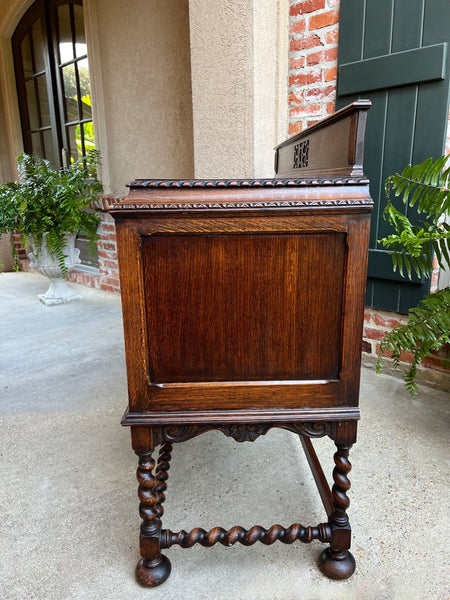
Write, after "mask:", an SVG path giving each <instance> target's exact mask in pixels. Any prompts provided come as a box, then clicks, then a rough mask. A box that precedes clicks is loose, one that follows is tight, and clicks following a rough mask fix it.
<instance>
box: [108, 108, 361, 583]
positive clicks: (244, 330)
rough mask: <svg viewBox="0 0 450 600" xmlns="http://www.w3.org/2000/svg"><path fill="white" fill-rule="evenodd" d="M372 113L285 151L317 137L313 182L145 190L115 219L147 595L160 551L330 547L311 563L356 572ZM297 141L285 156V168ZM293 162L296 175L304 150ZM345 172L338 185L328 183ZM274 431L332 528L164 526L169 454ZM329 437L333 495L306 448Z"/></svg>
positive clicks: (344, 115) (332, 125) (163, 564)
mask: <svg viewBox="0 0 450 600" xmlns="http://www.w3.org/2000/svg"><path fill="white" fill-rule="evenodd" d="M367 108H368V104H367V103H366V102H364V101H361V102H360V103H355V104H354V105H353V106H351V107H349V108H348V109H344V110H343V111H341V112H340V113H338V114H337V115H335V116H333V117H331V118H329V119H328V120H327V121H326V122H325V123H324V124H323V125H318V126H315V127H313V128H311V129H310V130H309V131H306V132H305V135H306V137H301V138H296V139H294V140H293V143H294V146H295V145H296V144H298V143H300V142H299V140H300V141H301V140H304V139H308V140H309V149H310V150H311V151H312V154H311V156H312V157H314V152H315V150H314V148H315V147H316V142H317V141H318V140H319V141H320V144H321V146H320V147H321V148H322V152H323V151H324V150H323V148H325V147H329V148H330V149H331V150H330V153H329V155H326V156H324V157H322V158H321V160H320V161H319V162H317V163H314V164H316V165H318V166H317V170H318V171H320V177H319V178H315V179H313V178H311V177H309V178H308V179H298V178H296V179H289V178H286V177H284V178H282V179H265V180H145V179H139V180H136V181H134V182H132V183H131V184H130V192H129V195H128V197H127V198H126V199H124V200H123V201H121V202H119V203H118V204H115V205H114V206H113V207H112V209H111V213H112V214H113V216H114V218H115V219H116V230H117V243H118V252H119V261H120V274H121V286H122V305H123V319H124V333H125V350H126V360H127V375H128V390H129V406H128V410H127V412H126V414H125V416H124V419H123V424H125V425H130V426H131V437H132V446H133V449H134V451H135V452H136V453H137V454H138V456H139V468H138V481H139V498H140V501H141V504H140V514H141V517H142V519H143V522H142V525H141V536H140V547H141V555H142V560H141V562H140V563H139V565H138V568H137V571H136V574H137V578H138V581H139V582H140V583H141V584H143V585H147V586H155V585H159V584H160V583H162V582H163V581H164V580H165V579H166V578H167V577H168V575H169V573H170V562H169V561H168V559H167V558H166V557H165V556H164V555H162V554H161V549H164V548H169V547H170V546H172V545H179V546H181V547H183V548H190V547H191V546H193V545H194V544H197V543H199V544H201V545H203V546H206V547H210V546H213V545H214V544H216V543H221V544H224V545H226V546H229V545H232V544H234V543H242V544H244V545H248V546H249V545H252V544H254V543H256V542H257V541H260V542H262V543H264V544H272V543H274V542H275V541H277V540H278V541H282V542H283V543H293V542H294V541H296V540H300V541H303V542H306V543H308V542H310V541H312V540H313V539H317V540H320V541H322V542H325V543H329V544H330V548H329V549H328V550H327V551H326V553H325V554H324V555H322V558H321V561H320V565H321V569H322V571H323V572H324V573H325V574H326V575H328V576H329V577H332V578H343V577H348V576H350V575H351V573H352V572H353V570H352V565H353V569H354V560H353V557H352V556H351V554H350V553H349V547H350V525H349V521H348V517H347V513H346V509H347V506H348V498H347V496H346V492H347V490H348V488H349V487H350V484H349V481H348V478H347V474H348V471H349V470H350V463H349V462H348V450H349V448H350V447H351V445H352V444H353V443H354V442H355V441H356V423H357V419H358V418H359V408H358V397H359V371H360V351H361V337H362V322H363V308H364V304H363V299H364V287H365V276H366V263H367V247H368V237H369V220H370V212H371V208H372V207H371V203H372V201H371V199H370V196H369V192H368V181H367V179H365V177H364V175H363V173H362V171H360V168H359V167H358V166H357V165H358V164H360V161H361V160H362V140H363V124H364V123H363V121H364V117H363V114H364V113H365V111H366V110H367ZM327 140H328V142H327ZM327 143H328V146H327ZM294 146H292V143H291V141H288V142H287V143H286V144H284V145H282V146H280V147H279V150H282V152H281V154H279V157H280V156H281V155H283V153H284V152H291V150H293V148H294ZM295 153H296V154H295V161H296V164H297V165H299V166H298V168H299V169H301V168H302V166H301V165H302V164H304V163H305V161H306V150H305V149H304V148H303V150H301V149H299V148H297V149H296V150H295ZM308 156H309V155H308ZM358 161H359V162H358ZM344 163H345V165H347V166H346V173H347V176H344V175H342V176H341V177H337V176H336V174H337V173H341V174H342V173H343V170H342V168H341V166H342V164H344ZM314 164H311V169H310V170H309V174H311V173H315V170H316V167H315V166H314ZM324 165H326V168H325V166H324ZM349 165H350V167H349ZM305 168H306V167H305ZM280 169H282V165H281V166H280ZM357 173H358V176H356V174H357ZM273 427H281V428H284V429H286V430H288V431H291V432H293V433H295V434H297V435H300V437H301V439H302V441H303V445H304V448H305V452H306V455H307V458H308V461H309V464H310V466H311V469H312V471H313V474H314V477H315V480H316V483H317V486H318V488H319V492H320V494H321V497H322V501H323V503H324V506H325V509H326V513H327V516H328V522H326V523H319V524H318V525H316V526H303V525H300V524H299V523H295V524H293V525H291V526H290V527H288V528H284V527H281V526H280V525H273V526H272V527H270V528H268V529H265V528H263V527H261V526H259V525H255V526H254V527H251V528H250V529H248V530H246V529H244V528H242V527H239V526H235V527H232V528H231V529H229V530H225V529H223V528H221V527H214V528H213V529H211V530H210V531H205V530H204V529H202V528H195V529H193V530H192V531H190V532H186V531H184V530H181V531H178V532H173V531H171V530H168V529H162V526H161V517H162V515H163V509H162V503H163V501H164V498H165V496H164V493H165V491H166V487H167V478H168V468H169V460H170V456H171V451H172V444H174V443H181V442H184V441H186V440H189V439H191V438H193V437H196V436H198V435H200V434H202V433H204V432H206V431H210V430H218V431H222V432H223V433H224V434H225V435H226V436H229V437H232V438H233V439H234V440H236V441H238V442H244V441H245V442H246V441H250V442H253V441H255V440H256V439H257V438H258V437H260V436H262V435H265V434H266V433H267V432H268V431H269V430H270V429H271V428H273ZM323 436H329V437H330V438H331V439H333V440H334V442H335V444H336V446H337V452H336V454H335V464H336V466H335V469H334V472H333V477H334V485H333V488H332V490H330V488H329V486H328V484H327V482H326V478H325V475H324V473H323V471H322V468H321V467H320V463H319V461H318V459H317V456H316V454H315V452H314V449H313V448H312V445H311V442H310V439H311V438H318V437H323ZM158 446H161V451H160V455H159V460H158V465H157V466H156V471H155V461H154V460H153V458H152V452H153V451H154V450H155V449H156V448H157V447H158ZM154 471H155V472H154ZM352 561H353V562H352Z"/></svg>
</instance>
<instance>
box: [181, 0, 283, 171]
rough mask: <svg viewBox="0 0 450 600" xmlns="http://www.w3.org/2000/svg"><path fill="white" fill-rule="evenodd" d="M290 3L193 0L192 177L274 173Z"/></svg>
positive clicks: (278, 0)
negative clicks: (212, 3)
mask: <svg viewBox="0 0 450 600" xmlns="http://www.w3.org/2000/svg"><path fill="white" fill-rule="evenodd" d="M288 9H289V7H288V4H287V2H285V0H216V1H215V2H214V10H212V6H211V2H210V0H190V2H189V13H190V35H191V69H192V97H193V120H194V160H195V176H196V177H271V176H273V147H274V146H275V145H276V144H277V143H278V142H279V141H282V140H283V139H284V138H285V137H286V134H287V131H286V127H287V67H288V63H287V53H288V29H289V19H288Z"/></svg>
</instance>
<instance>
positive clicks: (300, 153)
mask: <svg viewBox="0 0 450 600" xmlns="http://www.w3.org/2000/svg"><path fill="white" fill-rule="evenodd" d="M369 108H370V101H369V100H356V102H353V104H350V105H348V106H346V107H344V108H342V109H341V110H340V111H338V112H336V113H334V114H333V115H330V116H329V117H327V118H326V119H323V121H320V123H316V124H315V125H312V126H311V127H309V128H308V129H306V130H305V131H302V132H301V133H299V134H297V135H295V136H294V137H292V138H290V139H289V140H286V141H285V142H283V143H282V144H280V145H279V146H277V147H276V149H275V173H276V174H277V175H279V176H282V177H286V176H295V177H299V176H305V175H306V176H307V177H311V176H314V175H316V176H317V175H319V176H323V173H324V172H326V173H328V174H329V175H333V176H335V177H339V176H340V177H346V176H347V177H348V176H352V177H361V176H362V175H363V147H364V130H365V127H366V112H367V110H368V109H369Z"/></svg>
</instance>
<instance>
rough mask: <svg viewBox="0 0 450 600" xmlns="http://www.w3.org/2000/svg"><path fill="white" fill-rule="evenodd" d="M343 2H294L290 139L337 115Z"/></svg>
mask: <svg viewBox="0 0 450 600" xmlns="http://www.w3.org/2000/svg"><path fill="white" fill-rule="evenodd" d="M338 32H339V0H291V1H290V37H289V129H288V133H289V135H293V134H295V133H300V132H301V131H303V129H306V127H309V126H310V125H312V124H313V123H316V122H317V121H320V120H321V119H323V118H324V117H326V116H327V115H329V114H331V113H333V112H334V106H335V99H336V77H337V51H338Z"/></svg>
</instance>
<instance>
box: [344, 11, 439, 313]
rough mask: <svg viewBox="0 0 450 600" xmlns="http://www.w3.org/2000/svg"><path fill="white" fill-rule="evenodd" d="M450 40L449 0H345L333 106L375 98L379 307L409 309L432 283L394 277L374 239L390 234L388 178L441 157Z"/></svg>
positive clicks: (373, 255) (371, 284) (370, 138)
mask: <svg viewBox="0 0 450 600" xmlns="http://www.w3.org/2000/svg"><path fill="white" fill-rule="evenodd" d="M449 42H450V1H449V0H341V5H340V22H339V57H338V88H337V106H336V108H341V107H343V106H345V105H346V104H349V103H350V102H352V101H353V100H355V99H356V98H361V97H364V98H369V99H370V100H371V101H372V108H371V109H370V111H369V113H368V117H367V129H366V141H365V149H364V154H365V156H364V172H365V174H366V175H367V176H368V177H369V179H370V182H371V183H370V189H371V194H372V197H373V199H374V202H375V207H374V212H373V217H372V229H371V240H370V250H369V272H368V281H367V304H368V305H369V306H373V307H375V308H383V309H386V310H394V311H398V312H407V311H408V309H409V308H410V307H411V306H414V305H415V304H417V302H418V301H419V300H420V298H422V297H423V295H424V294H426V293H427V292H428V291H429V281H428V280H419V279H417V278H415V279H413V280H412V282H411V281H409V280H408V279H403V278H402V277H400V276H399V275H398V273H394V272H393V271H392V261H391V257H390V255H389V254H388V253H387V252H386V251H385V250H383V249H382V247H380V245H379V244H377V240H379V239H380V238H382V237H383V236H385V235H387V234H388V233H390V232H391V229H390V227H389V225H388V224H387V223H386V222H385V221H384V219H383V217H382V214H383V210H384V206H385V197H384V180H385V179H386V177H388V175H391V174H392V173H395V172H399V171H402V170H403V168H404V167H405V166H406V165H407V164H409V163H419V162H422V161H423V160H425V159H426V158H428V157H430V156H431V157H433V158H435V159H436V158H438V157H439V156H441V155H442V154H443V153H444V150H445V138H446V131H447V123H448V109H449V81H450V77H449V74H450V51H449V50H450V49H449V48H448V45H449ZM398 208H402V209H403V212H405V209H404V207H403V206H401V207H398ZM408 215H409V216H411V214H409V213H408ZM413 219H414V220H415V221H416V222H418V221H420V218H419V217H418V216H417V215H415V216H413Z"/></svg>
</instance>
